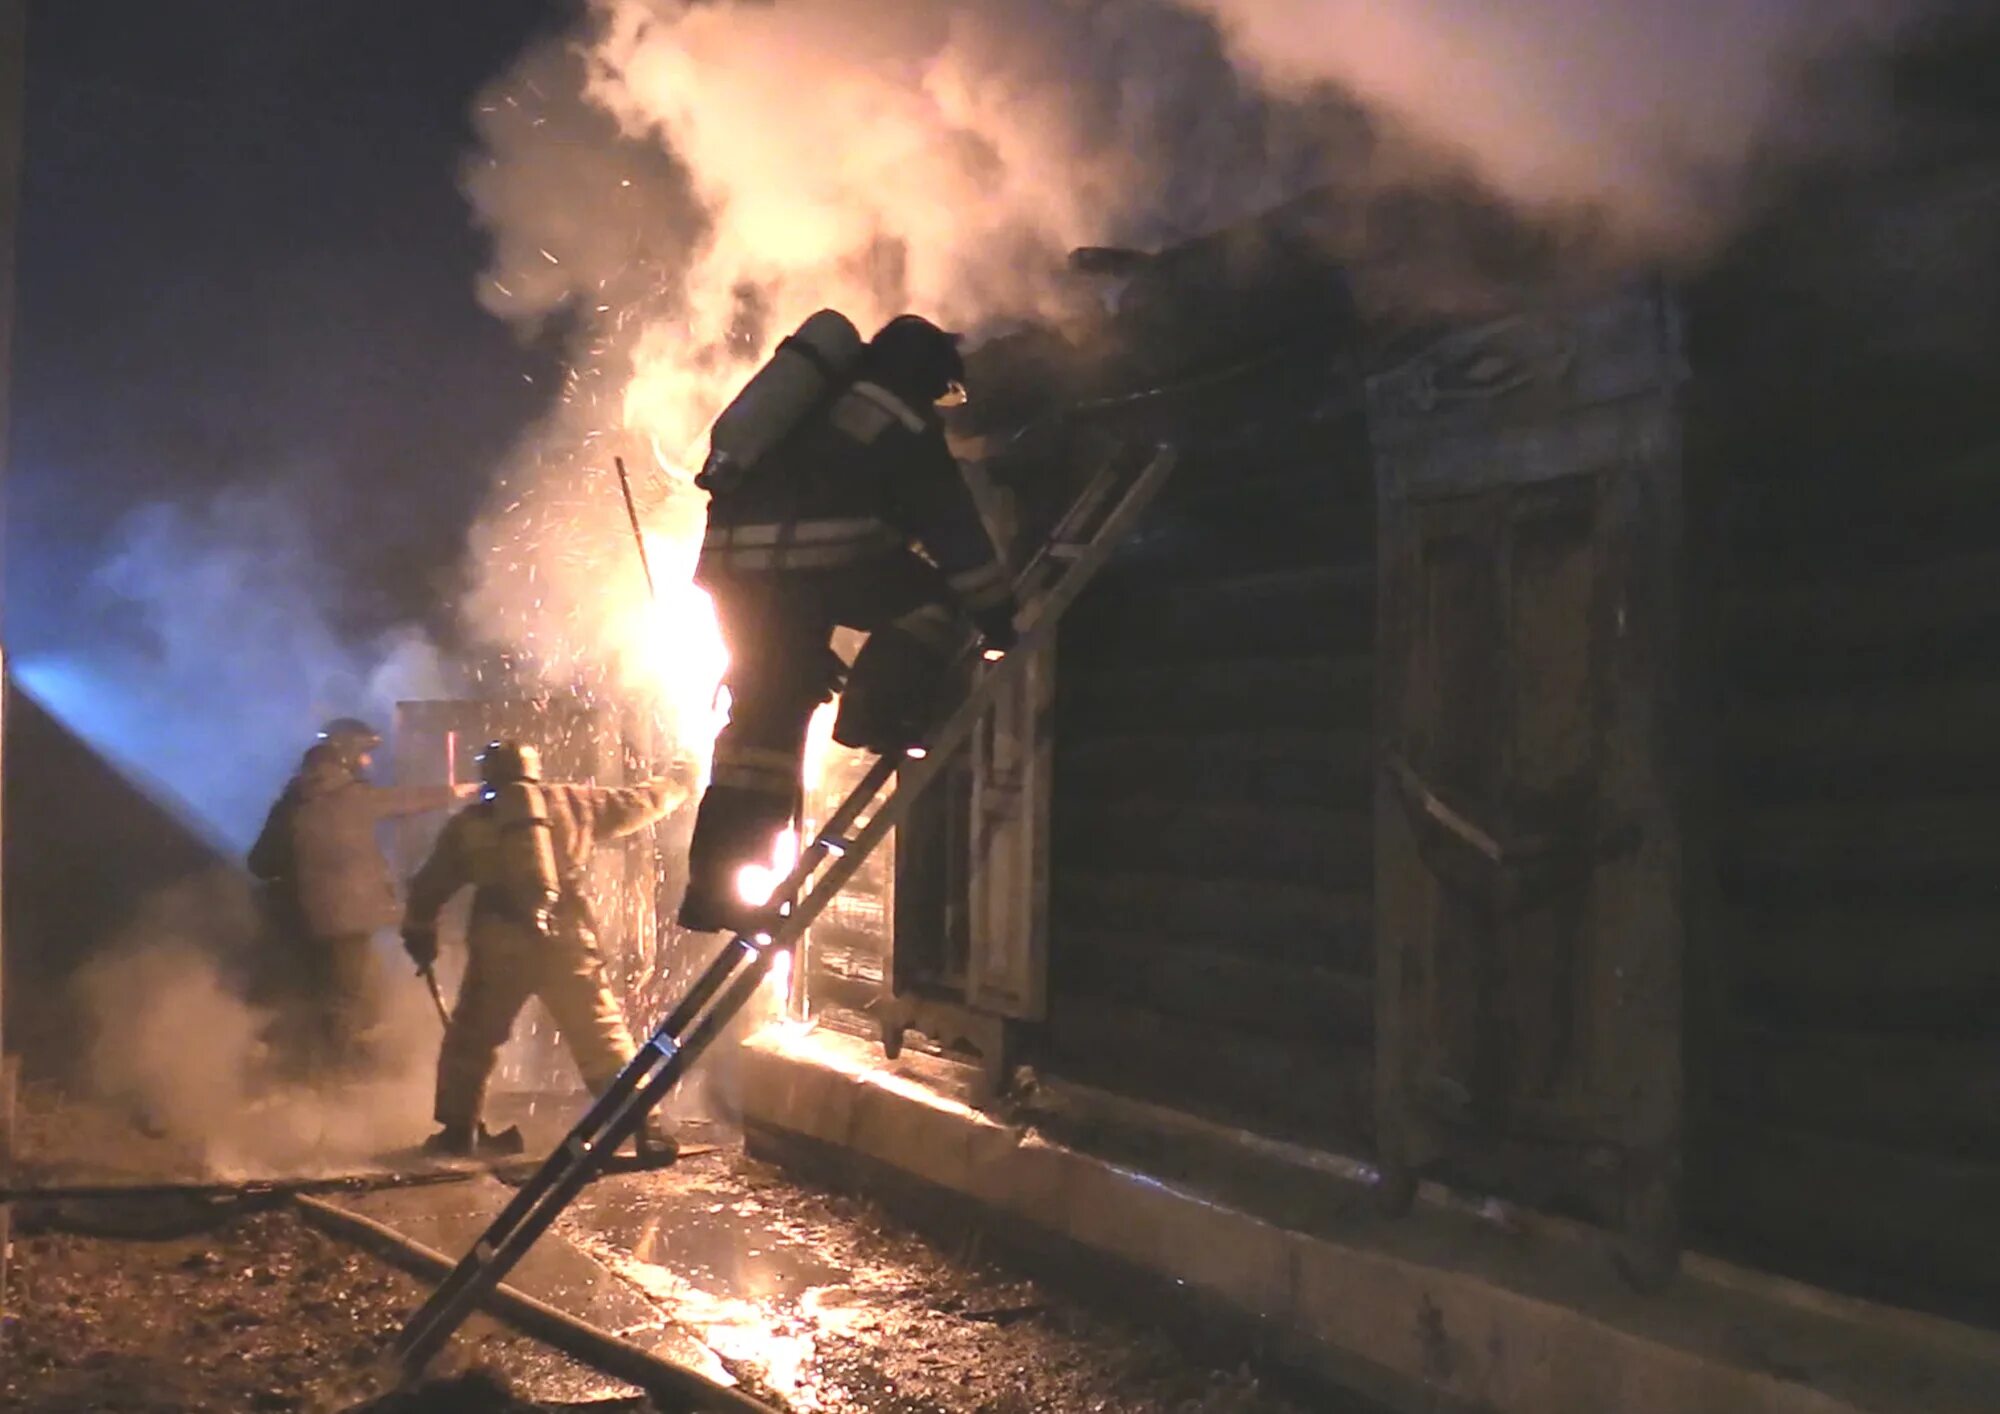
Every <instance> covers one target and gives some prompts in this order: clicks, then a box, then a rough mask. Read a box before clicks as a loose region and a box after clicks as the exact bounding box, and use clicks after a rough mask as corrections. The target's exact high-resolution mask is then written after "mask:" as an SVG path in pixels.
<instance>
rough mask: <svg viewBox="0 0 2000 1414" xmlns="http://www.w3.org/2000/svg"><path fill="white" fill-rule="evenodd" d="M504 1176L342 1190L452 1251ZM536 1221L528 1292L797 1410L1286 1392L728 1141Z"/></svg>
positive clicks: (1050, 1406) (1073, 1403)
mask: <svg viewBox="0 0 2000 1414" xmlns="http://www.w3.org/2000/svg"><path fill="white" fill-rule="evenodd" d="M505 1192H506V1191H505V1189H504V1188H502V1187H501V1186H500V1185H498V1184H494V1183H490V1182H485V1183H481V1184H479V1185H476V1186H459V1187H454V1188H451V1189H427V1190H421V1191H399V1192H394V1193H381V1194H373V1195H369V1196H367V1197H364V1198H357V1199H355V1200H352V1201H351V1203H349V1204H348V1205H349V1206H352V1207H354V1208H356V1209H358V1210H359V1211H362V1212H365V1213H367V1214H369V1215H370V1216H373V1217H375V1218H377V1219H379V1220H381V1221H384V1222H388V1223H390V1224H391V1225H392V1226H395V1227H397V1228H398V1229H399V1230H402V1231H404V1232H405V1233H407V1234H408V1235H410V1236H413V1237H416V1238H417V1239H418V1240H420V1241H423V1242H425V1243H427V1244H429V1245H433V1246H439V1247H447V1248H451V1249H453V1250H456V1249H458V1248H461V1247H463V1245H464V1244H465V1242H466V1241H467V1240H469V1238H470V1236H471V1235H472V1234H473V1233H474V1232H476V1231H477V1229H478V1227H479V1226H480V1225H481V1224H482V1223H483V1221H484V1219H485V1217H486V1216H487V1215H489V1214H490V1213H491V1212H492V1211H493V1210H494V1209H495V1208H496V1207H497V1205H498V1204H499V1203H500V1202H502V1201H504V1198H505ZM550 1236H551V1237H552V1238H554V1239H557V1240H556V1241H554V1242H551V1241H550V1240H549V1239H544V1243H543V1246H542V1248H540V1249H538V1250H537V1252H536V1253H535V1255H534V1257H533V1258H532V1259H531V1264H524V1266H523V1268H522V1269H521V1271H520V1273H519V1275H518V1280H519V1281H520V1282H521V1284H523V1285H524V1286H525V1287H526V1288H527V1289H528V1290H530V1291H531V1292H532V1293H533V1294H536V1295H540V1296H543V1298H544V1299H548V1300H552V1301H555V1302H557V1303H558V1304H560V1305H562V1306H564V1307H565V1309H569V1310H572V1311H579V1312H588V1313H589V1314H590V1316H591V1319H593V1320H596V1321H598V1322H599V1323H601V1324H605V1325H607V1326H612V1327H614V1328H616V1329H618V1331H619V1333H620V1334H622V1335H624V1336H625V1337H626V1338H627V1339H631V1340H634V1341H636V1342H638V1343H640V1344H643V1345H648V1346H651V1347H653V1348H654V1349H656V1350H657V1351H658V1352H659V1353H661V1354H663V1355H667V1356H669V1357H670V1358H674V1359H677V1360H679V1361H680V1362H681V1363H684V1364H688V1365H691V1366H693V1367H695V1368H697V1369H699V1370H701V1371H702V1372H703V1373H704V1374H706V1375H708V1376H709V1377H710V1378H712V1379H716V1380H718V1381H721V1382H724V1383H728V1382H731V1381H734V1382H736V1383H738V1384H740V1385H741V1386H742V1387H744V1388H745V1389H746V1390H748V1391H749V1392H751V1393H753V1394H756V1395H757V1396H759V1397H760V1398H763V1399H765V1400H767V1401H768V1402H769V1403H771V1404H772V1405H773V1406H774V1407H776V1408H779V1409H782V1410H787V1411H797V1412H798V1414H807V1412H808V1411H845V1410H853V1411H862V1410H868V1411H881V1414H958V1412H959V1411H966V1414H972V1411H980V1414H1030V1411H1036V1414H1040V1411H1048V1414H1058V1411H1060V1414H1069V1412H1070V1411H1078V1414H1081V1412H1082V1411H1103V1414H1153V1412H1154V1411H1161V1412H1162V1414H1169V1412H1170V1414H1290V1411H1294V1410H1296V1409H1297V1408H1299V1407H1300V1406H1296V1405H1293V1404H1290V1403H1288V1402H1286V1401H1285V1400H1283V1399H1281V1398H1279V1397H1277V1396H1275V1395H1273V1394H1271V1393H1269V1392H1267V1391H1265V1390H1264V1389H1262V1388H1261V1387H1260V1385H1259V1382H1258V1380H1257V1379H1256V1378H1255V1377H1254V1376H1253V1375H1251V1374H1250V1373H1249V1372H1248V1371H1245V1370H1231V1369H1216V1368H1213V1367H1211V1366H1209V1365H1207V1364H1204V1363H1202V1362H1201V1361H1199V1360H1193V1359H1190V1358H1188V1357H1187V1356H1185V1355H1183V1354H1182V1353H1181V1352H1179V1351H1177V1350H1176V1349H1175V1348H1174V1346H1173V1345H1172V1344H1171V1343H1170V1342H1169V1341H1167V1340H1166V1339H1165V1338H1163V1337H1161V1336H1159V1335H1158V1334H1156V1333H1154V1332H1152V1331H1150V1330H1147V1329H1145V1328H1143V1327H1141V1326H1138V1325H1135V1324H1131V1323H1127V1322H1124V1321H1121V1320H1118V1319H1116V1318H1115V1317H1112V1316H1110V1315H1107V1314H1106V1313H1104V1312H1102V1311H1094V1310H1092V1309H1089V1308H1087V1307H1085V1306H1084V1305H1082V1304H1079V1303H1078V1302H1076V1301H1073V1300H1069V1299H1066V1298H1065V1297H1063V1296H1061V1295H1059V1294H1057V1293H1055V1292H1052V1291H1049V1290H1047V1289H1045V1288H1043V1287H1041V1286H1038V1285H1036V1284H1034V1283H1031V1282H1027V1281H1023V1280H1020V1279H1018V1278H1015V1277H1013V1276H1011V1275H1009V1274H1008V1273H1007V1271H1006V1270H1005V1269H1004V1267H1002V1266H1001V1265H999V1264H998V1263H996V1262H995V1261H994V1260H993V1258H994V1257H995V1256H996V1255H1001V1254H993V1253H987V1252H981V1251H978V1250H976V1249H974V1248H971V1247H968V1248H967V1249H966V1250H961V1251H957V1252H952V1251H944V1250H940V1249H939V1248H937V1247H935V1246H933V1245H931V1244H929V1243H927V1242H925V1241H923V1240H921V1239H919V1238H918V1237H916V1236H914V1235H913V1234H911V1233H910V1232H908V1231H907V1230H905V1229H904V1228H902V1227H901V1226H900V1225H899V1224H898V1223H897V1222H896V1221H895V1220H894V1219H893V1218H892V1217H890V1216H889V1215H887V1214H885V1213H882V1212H880V1211H878V1210H876V1209H874V1208H872V1207H870V1206H868V1205H866V1204H864V1203H860V1202H857V1201H855V1200H853V1199H849V1198H845V1197H841V1196H837V1195H832V1194H827V1193H823V1192H819V1191H816V1190H813V1189H810V1188H806V1187H803V1186H801V1185H799V1184H797V1183H794V1182H792V1181H790V1180H789V1179H787V1178H786V1177H785V1176H784V1175H783V1174H782V1173H780V1172H778V1171H777V1170H775V1169H772V1168H770V1167H768V1166H766V1165H763V1164H760V1163H757V1162H755V1161H753V1160H750V1159H747V1158H745V1157H744V1156H743V1154H742V1153H741V1152H740V1150H737V1149H735V1148H734V1147H729V1148H724V1149H721V1150H718V1151H717V1152H713V1153H710V1154H705V1155H701V1156H698V1157H695V1158H691V1159H688V1160H684V1161H683V1162H682V1163H680V1164H677V1165H676V1166H674V1167H673V1168H672V1169H669V1170H666V1171H663V1172H659V1173H652V1174H632V1175H625V1176H620V1177H614V1178H609V1179H605V1180H601V1181H600V1182H599V1183H597V1184H596V1185H594V1186H593V1187H592V1188H591V1189H590V1190H589V1191H588V1192H587V1193H586V1194H585V1195H584V1197H583V1198H581V1199H580V1200H579V1201H578V1203H577V1204H576V1206H575V1208H574V1209H573V1210H572V1211H571V1213H570V1214H568V1215H566V1216H565V1217H564V1219H563V1220H562V1221H561V1223H560V1224H559V1225H558V1227H557V1229H556V1231H555V1232H554V1233H552V1234H551V1235H550ZM1315 1407H1317V1408H1323V1407H1324V1406H1323V1405H1316V1406H1315Z"/></svg>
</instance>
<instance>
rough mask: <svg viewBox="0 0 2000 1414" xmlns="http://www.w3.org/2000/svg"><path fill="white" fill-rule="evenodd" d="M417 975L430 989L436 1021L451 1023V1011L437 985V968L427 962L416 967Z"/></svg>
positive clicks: (447, 1024) (445, 1023) (442, 990)
mask: <svg viewBox="0 0 2000 1414" xmlns="http://www.w3.org/2000/svg"><path fill="white" fill-rule="evenodd" d="M417 975H418V976H419V977H421V978H423V979H424V986H426V987H427V988H429V989H430V994H431V1005H432V1006H434V1007H436V1008H437V1014H438V1023H439V1024H440V1025H443V1026H449V1025H451V1012H450V1010H449V1009H448V1008H446V1006H445V1004H444V989H443V988H442V987H440V986H438V975H437V968H436V967H434V966H432V965H431V964H429V963H426V964H425V965H424V966H422V967H419V968H418V969H417Z"/></svg>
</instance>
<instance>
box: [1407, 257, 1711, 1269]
mask: <svg viewBox="0 0 2000 1414" xmlns="http://www.w3.org/2000/svg"><path fill="white" fill-rule="evenodd" d="M1682 378H1683V373H1682V360H1681V353H1680V339H1679V324H1678V319H1677V316H1676V313H1675V309H1674V306H1673V305H1672V303H1671V301H1670V300H1669V298H1668V297H1667V296H1666V294H1665V293H1664V292H1663V291H1662V290H1661V289H1659V288H1658V287H1657V286H1653V285H1647V286H1644V287H1640V288H1633V289H1628V290H1623V291H1620V292H1618V293H1616V294H1613V295H1610V296H1606V297H1602V298H1598V299H1595V300H1591V301H1587V302H1583V303H1578V304H1569V305H1565V306H1561V307H1554V308H1548V309H1542V310H1536V311H1532V312H1528V313H1523V314H1520V315H1517V316H1515V317H1512V318H1508V319H1504V320H1496V321H1493V322H1491V323H1487V324H1484V325H1481V326H1479V327H1476V328H1471V329H1463V330H1457V331H1453V332H1451V333H1449V334H1447V335H1445V336H1443V337H1440V338H1437V339H1435V340H1433V341H1431V342H1430V343H1429V344H1428V345H1426V346H1425V347H1423V348H1422V349H1421V350H1419V351H1418V352H1417V353H1416V354H1415V355H1414V356H1413V357H1410V358H1408V359H1406V360H1405V361H1403V362H1401V363H1399V364H1398V365H1397V366H1396V367H1394V368H1392V369H1390V370H1388V371H1386V372H1384V373H1382V374H1380V375H1378V376H1377V377H1375V378H1374V379H1372V380H1371V381H1370V387H1369V407H1370V437H1371V442H1372V443H1373V446H1374V450H1375V455H1376V463H1377V486H1378V515H1379V524H1380V534H1381V543H1380V547H1379V557H1380V558H1379V564H1380V601H1379V602H1380V608H1379V614H1380V619H1379V641H1378V645H1377V651H1378V661H1379V668H1378V694H1379V695H1378V702H1377V711H1378V723H1377V736H1378V742H1379V744H1380V747H1381V751H1382V760H1381V772H1380V777H1379V780H1378V786H1377V803H1376V812H1377V824H1376V829H1377V835H1376V839H1377V844H1376V936H1377V940H1378V941H1377V950H1378V955H1377V965H1378V991H1377V1023H1378V1025H1377V1038H1378V1039H1377V1051H1378V1057H1377V1059H1378V1071H1377V1086H1378V1094H1377V1124H1378V1133H1379V1141H1380V1146H1381V1155H1382V1160H1383V1169H1384V1178H1385V1183H1384V1193H1385V1196H1387V1197H1388V1199H1389V1200H1390V1202H1391V1204H1392V1206H1394V1205H1401V1204H1406V1203H1407V1201H1408V1198H1409V1196H1410V1194H1411V1193H1412V1192H1413V1185H1414V1182H1415V1179H1416V1177H1417V1176H1418V1175H1420V1174H1421V1173H1424V1172H1438V1173H1440V1174H1442V1175H1445V1176H1447V1177H1449V1178H1450V1179H1452V1180H1453V1181H1455V1182H1458V1183H1461V1184H1464V1185H1468V1186H1471V1187H1473V1188H1475V1189H1478V1190H1479V1191H1483V1192H1488V1193H1496V1194H1503V1195H1506V1196H1510V1197H1514V1198H1518V1199H1521V1200H1523V1201H1527V1202H1531V1203H1535V1204H1538V1205H1545V1206H1550V1207H1554V1208H1558V1209H1569V1210H1572V1211H1580V1212H1582V1213H1584V1214H1586V1215H1587V1216H1589V1217H1591V1218H1592V1219H1594V1220H1596V1221H1598V1222H1601V1223H1603V1224H1604V1225H1606V1226H1607V1227H1610V1228H1613V1229H1615V1230H1617V1231H1619V1232H1621V1233H1624V1234H1626V1235H1627V1237H1628V1238H1629V1239H1630V1240H1629V1241H1628V1242H1627V1243H1626V1244H1625V1245H1624V1246H1623V1247H1622V1248H1621V1253H1622V1255H1623V1258H1624V1260H1625V1263H1626V1265H1627V1269H1628V1270H1629V1271H1630V1272H1631V1273H1632V1274H1633V1275H1634V1276H1635V1277H1659V1276H1663V1275H1664V1274H1665V1272H1666V1271H1668V1270H1670V1269H1671V1265H1672V1260H1673V1252H1674V1245H1675V1238H1674V1232H1673V1229H1674V1216H1673V1215H1674V1208H1675V1195H1676V1193H1677V1189H1678V1165H1679V1147H1678V1146H1679V1123H1680V1112H1681V1082H1680V990H1681V985H1680V967H1681V955H1682V927H1681V919H1680V895H1681V880H1680V864H1679V860H1680V808H1679V805H1678V801H1677V798H1676V793H1677V777H1676V774H1675V765H1676V763H1675V760H1674V752H1675V750H1676V741H1675V738H1674V733H1673V719H1674V713H1673V709H1672V700H1673V695H1674V687H1675V681H1676V678H1675V672H1676V666H1675V665H1676V660H1677V657H1678V654H1677V652H1676V637H1677V634H1678V631H1679V630H1678V614H1677V612H1676V607H1677V601H1678V597H1679V585H1680V572H1679V566H1678V552H1679V545H1680V524H1679V522H1680V511H1679V507H1680V457H1679V435H1678V434H1679V425H1678V415H1677V409H1676V398H1677V393H1676V390H1677V387H1678V385H1679V383H1680V382H1681V380H1682Z"/></svg>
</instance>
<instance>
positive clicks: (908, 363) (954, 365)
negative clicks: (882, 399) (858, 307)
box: [866, 314, 965, 407]
mask: <svg viewBox="0 0 2000 1414" xmlns="http://www.w3.org/2000/svg"><path fill="white" fill-rule="evenodd" d="M963 337H964V336H963V335H961V334H953V333H950V332H948V331H947V330H944V329H940V328H938V326H937V325H935V324H933V323H931V321H930V320H928V319H925V318H924V317H923V316H922V315H920V314H899V315H897V316H896V317H895V318H894V319H891V320H890V321H889V322H888V323H887V324H884V325H883V326H882V327H881V329H879V330H877V331H876V334H875V337H874V338H872V339H870V340H869V341H868V353H867V365H866V366H867V372H868V375H869V376H870V377H872V378H875V379H876V380H877V381H879V382H881V383H882V384H883V385H884V386H885V387H887V388H888V389H889V390H890V391H891V392H895V393H902V394H905V395H908V396H915V397H917V398H921V399H922V400H923V401H925V402H927V403H944V404H946V405H947V406H953V407H955V406H957V405H958V404H960V403H963V402H964V401H965V358H964V356H963V355H962V354H960V353H959V351H958V345H959V340H960V339H962V338H963Z"/></svg>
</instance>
